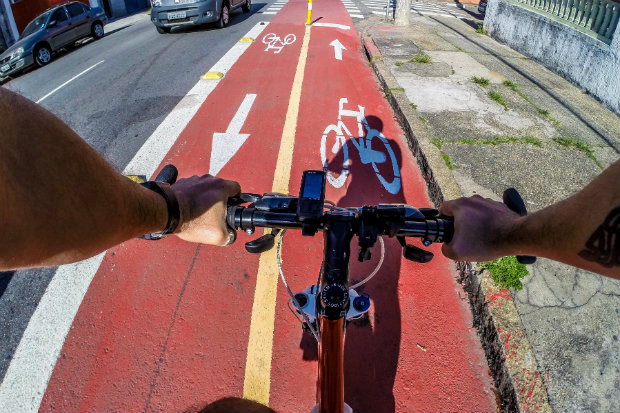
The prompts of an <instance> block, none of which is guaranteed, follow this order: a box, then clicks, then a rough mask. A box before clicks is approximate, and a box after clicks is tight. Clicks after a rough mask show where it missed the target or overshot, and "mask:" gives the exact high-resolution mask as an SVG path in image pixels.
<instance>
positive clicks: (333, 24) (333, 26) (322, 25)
mask: <svg viewBox="0 0 620 413" xmlns="http://www.w3.org/2000/svg"><path fill="white" fill-rule="evenodd" d="M312 26H314V27H332V28H334V29H342V30H349V29H350V28H351V26H346V25H344V24H338V23H313V24H312Z"/></svg>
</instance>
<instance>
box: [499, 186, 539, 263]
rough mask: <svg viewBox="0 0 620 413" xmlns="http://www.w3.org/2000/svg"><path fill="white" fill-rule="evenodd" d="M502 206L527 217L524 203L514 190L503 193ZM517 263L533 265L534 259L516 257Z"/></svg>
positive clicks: (521, 256) (523, 256) (527, 256)
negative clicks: (504, 205)
mask: <svg viewBox="0 0 620 413" xmlns="http://www.w3.org/2000/svg"><path fill="white" fill-rule="evenodd" d="M502 199H503V201H504V204H506V206H507V207H508V208H510V209H511V210H512V211H514V212H516V213H517V214H519V215H520V216H524V215H527V209H526V208H525V202H523V198H521V194H519V192H518V191H517V190H516V189H514V188H508V189H506V190H505V191H504V196H503V197H502ZM517 261H519V262H520V263H521V264H534V263H535V262H536V257H531V256H529V255H517Z"/></svg>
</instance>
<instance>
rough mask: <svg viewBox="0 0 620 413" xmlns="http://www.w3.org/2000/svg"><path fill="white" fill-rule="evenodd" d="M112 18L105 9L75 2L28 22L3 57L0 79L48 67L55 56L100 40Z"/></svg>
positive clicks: (0, 57)
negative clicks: (90, 39)
mask: <svg viewBox="0 0 620 413" xmlns="http://www.w3.org/2000/svg"><path fill="white" fill-rule="evenodd" d="M107 22H108V17H107V16H106V14H105V13H104V11H103V9H102V8H101V7H92V8H91V7H89V6H87V5H85V4H82V3H78V2H72V3H66V4H63V5H60V6H55V7H52V8H51V9H49V10H47V11H46V12H45V13H43V14H41V15H40V16H38V17H37V18H35V19H34V20H33V21H31V22H30V23H28V25H27V26H26V28H25V29H24V31H23V32H22V34H21V36H20V38H19V40H18V41H17V42H16V43H15V44H14V45H12V46H11V47H9V48H8V49H7V50H6V51H5V52H4V53H2V54H1V55H0V77H4V76H10V75H14V74H16V73H18V72H20V71H22V70H23V69H25V68H27V67H28V66H32V65H33V64H36V65H38V66H45V65H46V64H48V63H49V62H51V61H52V53H54V52H56V51H57V50H59V49H61V48H63V47H67V46H69V45H72V44H74V43H75V42H76V41H77V40H80V39H83V38H85V37H89V36H92V37H94V38H95V40H96V39H100V38H102V37H103V35H104V31H103V26H104V25H105V24H106V23H107Z"/></svg>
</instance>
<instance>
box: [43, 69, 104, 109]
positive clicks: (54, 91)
mask: <svg viewBox="0 0 620 413" xmlns="http://www.w3.org/2000/svg"><path fill="white" fill-rule="evenodd" d="M103 62H105V60H102V61H101V62H99V63H95V64H94V65H92V66H91V67H89V68H88V69H86V70H83V71H82V72H80V73H78V74H77V75H75V76H73V77H72V78H71V79H69V80H67V81H66V82H65V83H63V84H62V85H60V86H58V87H57V88H56V89H54V90H52V91H51V92H50V93H48V94H47V95H45V96H43V97H42V98H41V99H39V100H37V101H36V102H35V103H41V102H42V101H43V100H45V99H47V98H48V97H50V96H51V95H52V94H54V93H56V92H58V91H59V90H60V89H61V88H63V87H65V86H67V85H68V84H69V83H71V82H73V81H74V80H75V79H77V78H78V77H80V76H82V75H83V74H84V73H86V72H88V71H89V70H91V69H94V68H95V67H96V66H99V65H100V64H101V63H103Z"/></svg>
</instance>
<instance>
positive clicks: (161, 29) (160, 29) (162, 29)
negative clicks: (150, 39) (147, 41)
mask: <svg viewBox="0 0 620 413" xmlns="http://www.w3.org/2000/svg"><path fill="white" fill-rule="evenodd" d="M155 28H156V29H157V33H159V34H164V33H170V27H159V26H155Z"/></svg>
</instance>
